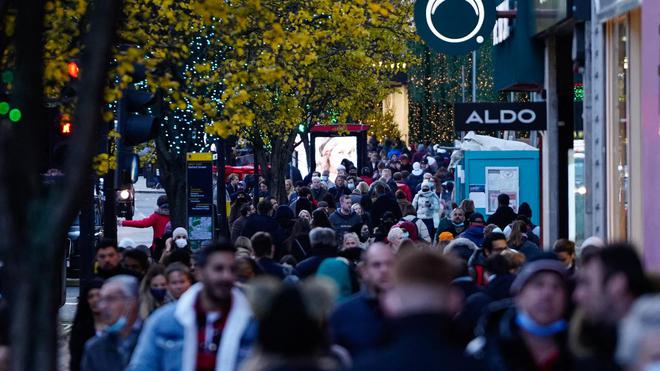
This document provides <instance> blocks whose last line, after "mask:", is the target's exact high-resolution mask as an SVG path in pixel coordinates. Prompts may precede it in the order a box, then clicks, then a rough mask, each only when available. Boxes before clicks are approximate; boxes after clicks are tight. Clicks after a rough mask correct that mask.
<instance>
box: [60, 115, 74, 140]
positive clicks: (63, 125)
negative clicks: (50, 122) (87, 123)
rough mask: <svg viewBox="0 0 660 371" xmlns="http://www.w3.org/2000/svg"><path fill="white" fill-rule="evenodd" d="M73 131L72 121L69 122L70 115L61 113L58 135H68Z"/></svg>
mask: <svg viewBox="0 0 660 371" xmlns="http://www.w3.org/2000/svg"><path fill="white" fill-rule="evenodd" d="M72 132H73V123H72V122H71V116H69V115H62V116H61V117H60V135H62V136H65V137H68V136H69V135H71V133H72Z"/></svg>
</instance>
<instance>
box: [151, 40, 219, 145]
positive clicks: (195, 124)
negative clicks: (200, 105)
mask: <svg viewBox="0 0 660 371" xmlns="http://www.w3.org/2000/svg"><path fill="white" fill-rule="evenodd" d="M214 37H215V34H214V32H213V31H212V30H211V29H205V28H202V29H201V30H200V32H199V33H198V35H197V36H196V37H194V39H193V41H192V42H191V44H190V45H189V48H190V58H189V60H188V61H187V62H186V63H185V64H184V66H183V68H182V69H181V72H180V75H179V77H180V79H181V80H182V82H183V84H182V85H183V86H184V90H186V93H187V94H189V95H186V94H184V95H183V96H184V97H183V101H184V102H185V104H186V105H185V108H181V107H175V108H173V109H171V110H168V111H167V113H166V114H165V115H164V117H163V121H162V124H161V125H162V127H163V128H164V129H165V137H166V139H167V141H168V144H169V146H170V151H171V152H174V153H176V154H179V155H182V154H184V153H185V152H200V151H204V150H208V149H209V148H210V145H211V143H212V142H213V138H212V137H211V136H210V135H208V134H207V133H206V131H205V128H206V127H207V126H209V125H211V124H212V122H211V120H210V118H208V117H205V118H202V119H196V118H195V111H194V107H193V105H192V102H191V100H190V97H191V96H192V97H200V96H204V97H206V98H208V99H211V100H212V101H213V102H214V103H215V104H216V107H217V110H218V111H220V110H222V108H223V107H224V106H223V102H222V101H221V100H220V97H221V96H222V88H223V87H222V84H221V83H220V82H218V83H213V82H210V81H211V76H209V72H200V71H199V70H198V69H197V68H196V66H197V65H200V64H203V63H208V64H210V66H211V68H210V71H217V70H219V69H220V61H222V60H224V59H225V57H224V55H223V53H222V52H219V53H217V56H216V54H214V52H213V51H211V50H210V48H211V45H212V42H211V40H213V39H214ZM199 81H204V82H203V84H199V83H197V84H196V83H195V82H199Z"/></svg>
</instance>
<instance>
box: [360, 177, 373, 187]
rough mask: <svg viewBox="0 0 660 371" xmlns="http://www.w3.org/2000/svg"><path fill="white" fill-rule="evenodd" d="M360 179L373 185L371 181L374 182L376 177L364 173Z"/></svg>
mask: <svg viewBox="0 0 660 371" xmlns="http://www.w3.org/2000/svg"><path fill="white" fill-rule="evenodd" d="M360 179H362V181H363V182H365V183H367V185H371V183H373V182H374V178H372V177H370V176H366V175H362V176H361V177H360Z"/></svg>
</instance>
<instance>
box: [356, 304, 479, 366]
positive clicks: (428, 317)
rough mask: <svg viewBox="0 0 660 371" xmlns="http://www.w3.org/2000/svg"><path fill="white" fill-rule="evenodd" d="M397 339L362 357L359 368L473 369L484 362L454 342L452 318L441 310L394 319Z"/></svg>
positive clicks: (357, 362) (394, 335) (359, 360)
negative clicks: (440, 312)
mask: <svg viewBox="0 0 660 371" xmlns="http://www.w3.org/2000/svg"><path fill="white" fill-rule="evenodd" d="M392 325H393V328H394V333H393V340H392V342H391V344H390V346H388V347H387V348H385V349H383V350H382V351H379V352H374V353H372V354H370V355H367V356H365V357H363V358H358V359H357V360H356V362H355V365H354V367H353V370H356V371H357V370H359V371H372V370H373V371H459V370H460V371H471V370H475V371H476V370H481V369H482V368H481V367H480V362H479V361H475V360H471V359H469V358H466V357H465V356H464V355H463V350H462V349H461V348H460V347H458V346H455V345H453V344H452V342H451V341H452V338H453V335H452V333H453V331H452V329H451V320H450V319H449V318H447V317H444V316H442V315H438V314H417V315H411V316H407V317H404V318H401V319H398V320H396V321H394V322H393V323H392Z"/></svg>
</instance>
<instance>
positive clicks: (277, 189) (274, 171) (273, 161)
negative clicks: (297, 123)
mask: <svg viewBox="0 0 660 371" xmlns="http://www.w3.org/2000/svg"><path fill="white" fill-rule="evenodd" d="M295 139H296V132H295V131H292V132H290V133H288V136H286V137H285V139H282V138H281V137H278V138H271V140H270V144H271V149H270V151H266V149H265V146H264V145H263V144H260V143H258V139H257V140H256V142H257V143H255V145H254V151H255V155H256V158H258V159H259V164H260V166H261V168H262V169H266V170H265V171H264V177H265V178H266V184H267V185H268V190H269V193H270V195H271V197H275V199H276V200H277V202H278V203H280V204H287V203H288V200H287V194H286V191H285V188H284V181H285V180H286V179H287V173H286V168H287V164H288V163H289V162H290V161H291V155H292V154H293V145H294V144H295ZM262 171H263V170H262ZM257 186H258V185H257Z"/></svg>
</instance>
